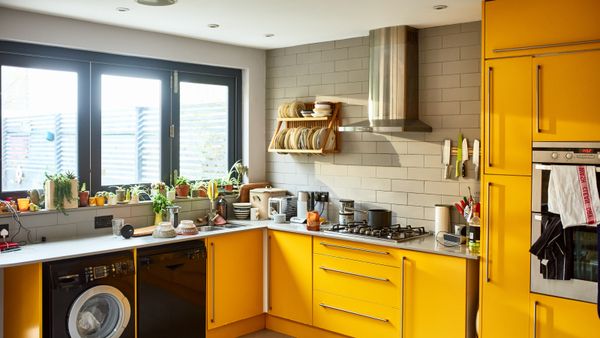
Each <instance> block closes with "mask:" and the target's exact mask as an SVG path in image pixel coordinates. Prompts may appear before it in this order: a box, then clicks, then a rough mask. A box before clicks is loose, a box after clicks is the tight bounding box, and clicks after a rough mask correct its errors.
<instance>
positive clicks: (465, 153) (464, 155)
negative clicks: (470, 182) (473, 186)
mask: <svg viewBox="0 0 600 338" xmlns="http://www.w3.org/2000/svg"><path fill="white" fill-rule="evenodd" d="M468 160H469V142H467V139H466V138H464V139H463V141H462V165H461V167H460V173H461V176H462V177H465V176H467V168H466V166H465V163H466V162H467V161H468Z"/></svg>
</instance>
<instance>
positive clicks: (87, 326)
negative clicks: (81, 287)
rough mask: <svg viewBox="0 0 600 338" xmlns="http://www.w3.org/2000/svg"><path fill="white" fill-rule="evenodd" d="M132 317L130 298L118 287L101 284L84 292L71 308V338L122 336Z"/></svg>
mask: <svg viewBox="0 0 600 338" xmlns="http://www.w3.org/2000/svg"><path fill="white" fill-rule="evenodd" d="M130 317H131V306H130V305H129V301H128V300H127V298H126V297H125V296H124V295H123V293H122V292H121V291H119V290H118V289H117V288H115V287H112V286H109V285H99V286H95V287H92V288H90V289H88V290H86V291H85V292H83V293H82V294H81V295H80V296H79V297H77V299H76V300H75V302H73V305H71V309H70V310H69V317H68V318H67V320H68V323H67V325H68V328H69V335H70V336H71V338H118V337H121V334H122V333H123V331H124V330H125V328H126V327H127V324H128V323H129V318H130Z"/></svg>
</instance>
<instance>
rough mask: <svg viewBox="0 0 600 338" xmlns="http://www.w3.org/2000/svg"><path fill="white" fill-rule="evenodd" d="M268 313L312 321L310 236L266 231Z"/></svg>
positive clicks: (304, 321) (310, 322) (306, 322)
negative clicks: (267, 234) (267, 239)
mask: <svg viewBox="0 0 600 338" xmlns="http://www.w3.org/2000/svg"><path fill="white" fill-rule="evenodd" d="M268 250H269V314H271V315H273V316H277V317H281V318H285V319H289V320H293V321H296V322H299V323H303V324H308V325H310V324H312V237H311V236H307V235H300V234H294V233H290V232H282V231H272V230H269V248H268Z"/></svg>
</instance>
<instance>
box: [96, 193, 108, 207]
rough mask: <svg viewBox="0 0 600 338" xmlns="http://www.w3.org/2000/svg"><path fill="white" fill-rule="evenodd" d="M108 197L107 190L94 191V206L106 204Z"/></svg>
mask: <svg viewBox="0 0 600 338" xmlns="http://www.w3.org/2000/svg"><path fill="white" fill-rule="evenodd" d="M107 198H108V192H107V191H98V192H96V206H98V207H103V206H104V204H106V199H107Z"/></svg>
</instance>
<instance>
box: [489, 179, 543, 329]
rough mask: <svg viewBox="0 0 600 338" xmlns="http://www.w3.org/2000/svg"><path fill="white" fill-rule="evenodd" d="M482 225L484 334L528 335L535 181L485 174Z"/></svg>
mask: <svg viewBox="0 0 600 338" xmlns="http://www.w3.org/2000/svg"><path fill="white" fill-rule="evenodd" d="M482 193H483V198H482V201H483V204H482V211H483V213H482V216H483V218H482V222H483V223H482V225H481V256H480V258H481V264H482V266H481V276H482V280H481V288H480V296H481V300H480V304H479V305H480V309H481V311H480V315H481V334H482V337H484V338H492V337H498V338H504V337H511V338H520V337H523V338H525V337H528V329H529V258H530V257H529V255H530V254H529V246H530V243H531V242H530V240H529V238H530V232H531V226H530V222H531V207H530V204H531V179H530V178H529V177H523V176H504V175H485V177H484V181H483V186H482Z"/></svg>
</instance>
